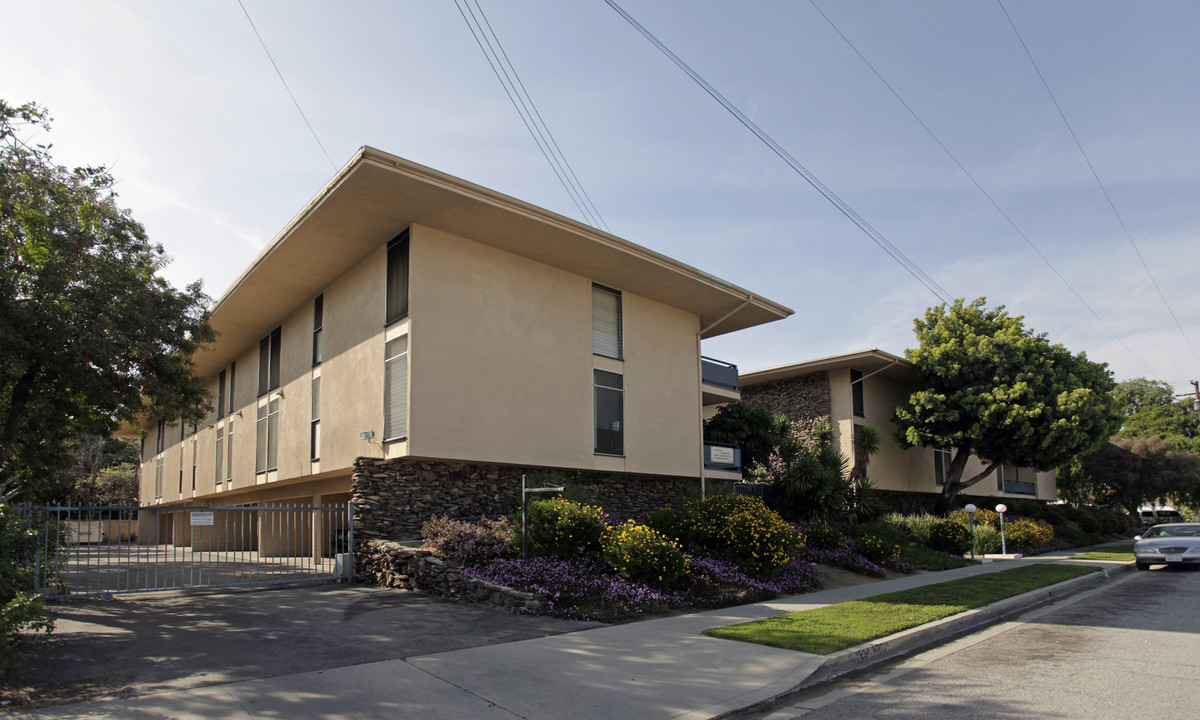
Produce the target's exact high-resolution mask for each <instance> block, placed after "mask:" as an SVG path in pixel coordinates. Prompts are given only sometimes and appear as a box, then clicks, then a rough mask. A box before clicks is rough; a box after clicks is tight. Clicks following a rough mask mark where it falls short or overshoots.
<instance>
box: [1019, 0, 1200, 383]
mask: <svg viewBox="0 0 1200 720" xmlns="http://www.w3.org/2000/svg"><path fill="white" fill-rule="evenodd" d="M996 2H997V4H998V5H1000V10H1001V12H1003V13H1004V17H1005V19H1007V20H1008V25H1009V27H1011V28H1012V31H1013V34H1014V35H1016V36H1017V41H1018V42H1020V43H1021V49H1022V50H1024V51H1025V57H1027V58H1029V63H1030V64H1031V65H1033V70H1034V72H1035V73H1037V76H1038V80H1041V82H1042V87H1044V88H1045V89H1046V94H1047V95H1049V96H1050V101H1051V102H1053V103H1054V108H1055V109H1056V110H1058V116H1059V117H1060V118H1062V121H1063V125H1065V126H1066V127H1067V132H1068V133H1070V134H1071V139H1072V140H1074V141H1075V147H1077V148H1079V154H1080V155H1081V156H1083V161H1084V162H1085V163H1087V166H1088V170H1090V171H1091V173H1092V178H1094V179H1095V180H1096V185H1097V186H1099V188H1100V192H1101V193H1103V195H1104V199H1105V201H1107V202H1108V207H1109V208H1110V209H1111V210H1112V212H1113V215H1114V216H1115V217H1116V218H1117V224H1119V225H1120V226H1121V230H1122V232H1124V233H1125V237H1126V239H1128V240H1129V244H1130V245H1132V246H1133V252H1134V254H1135V255H1137V258H1138V260H1139V261H1141V263H1142V268H1143V269H1145V271H1146V276H1147V277H1149V278H1150V284H1152V285H1153V286H1154V289H1155V290H1157V291H1158V296H1159V297H1160V298H1161V299H1162V302H1163V305H1164V306H1166V308H1167V313H1168V314H1169V315H1170V316H1171V319H1172V320H1174V321H1175V327H1177V328H1179V334H1180V335H1182V336H1183V341H1184V342H1185V343H1187V346H1188V348H1189V349H1190V350H1191V351H1192V357H1194V358H1196V361H1197V362H1200V353H1197V352H1196V347H1195V346H1194V345H1192V341H1191V339H1190V338H1188V335H1187V332H1185V331H1184V329H1183V325H1182V324H1180V322H1179V318H1178V317H1176V315H1175V310H1174V309H1173V308H1172V307H1171V303H1169V302H1167V296H1166V295H1165V294H1163V291H1162V288H1161V287H1160V286H1159V284H1158V280H1156V279H1155V278H1154V273H1152V272H1150V266H1149V265H1148V264H1147V263H1146V258H1144V257H1142V251H1141V250H1140V249H1139V248H1138V246H1137V243H1136V242H1134V240H1133V234H1132V233H1130V232H1129V227H1128V226H1127V225H1126V224H1125V219H1124V218H1123V217H1121V213H1120V212H1119V211H1118V210H1117V205H1116V203H1114V202H1113V199H1112V196H1111V195H1109V193H1108V188H1107V187H1105V186H1104V182H1103V181H1102V180H1100V174H1099V173H1097V172H1096V168H1095V166H1094V165H1092V160H1091V158H1089V157H1088V154H1087V151H1085V150H1084V149H1083V143H1081V142H1080V141H1079V136H1078V135H1076V134H1075V129H1074V128H1073V127H1071V123H1070V121H1069V120H1067V114H1066V113H1065V112H1063V109H1062V106H1061V105H1059V103H1058V98H1056V97H1055V96H1054V91H1053V90H1051V89H1050V83H1048V82H1046V77H1045V76H1044V75H1043V74H1042V70H1041V68H1040V67H1038V64H1037V61H1036V60H1034V59H1033V53H1032V52H1030V50H1029V46H1028V45H1026V44H1025V39H1024V38H1023V37H1021V32H1020V31H1019V30H1017V24H1016V23H1015V22H1013V19H1012V16H1011V15H1009V14H1008V8H1006V7H1004V2H1003V0H996Z"/></svg>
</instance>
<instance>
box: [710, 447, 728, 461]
mask: <svg viewBox="0 0 1200 720" xmlns="http://www.w3.org/2000/svg"><path fill="white" fill-rule="evenodd" d="M708 455H709V458H710V460H711V462H712V463H713V464H714V465H732V464H733V448H727V447H718V446H715V445H714V446H711V447H710V448H709V450H708Z"/></svg>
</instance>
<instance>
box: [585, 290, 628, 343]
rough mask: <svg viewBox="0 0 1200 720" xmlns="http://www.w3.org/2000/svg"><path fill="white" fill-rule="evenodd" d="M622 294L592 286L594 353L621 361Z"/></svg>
mask: <svg viewBox="0 0 1200 720" xmlns="http://www.w3.org/2000/svg"><path fill="white" fill-rule="evenodd" d="M622 350H623V348H622V343H621V293H619V292H617V291H616V290H610V289H608V288H606V287H603V286H601V285H592V352H593V353H594V354H596V355H603V356H604V357H610V358H616V359H617V360H620V359H621V357H622V356H621V352H622Z"/></svg>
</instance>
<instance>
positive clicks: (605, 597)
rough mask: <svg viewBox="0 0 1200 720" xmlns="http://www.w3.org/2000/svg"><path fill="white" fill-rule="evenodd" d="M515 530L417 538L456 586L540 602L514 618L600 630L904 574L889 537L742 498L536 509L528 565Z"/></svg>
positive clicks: (494, 525)
mask: <svg viewBox="0 0 1200 720" xmlns="http://www.w3.org/2000/svg"><path fill="white" fill-rule="evenodd" d="M517 527H518V523H515V522H513V521H511V520H508V519H500V520H481V521H479V522H463V521H457V520H447V519H445V518H435V519H434V520H432V521H430V522H429V523H427V524H426V526H425V528H424V529H423V535H424V537H425V549H427V550H429V551H431V552H433V553H434V554H435V555H437V556H438V557H441V558H443V559H445V560H448V561H451V562H455V563H457V564H460V565H461V568H460V569H459V570H458V572H460V573H461V574H462V575H463V576H464V577H470V578H474V579H478V580H482V581H486V582H489V583H492V584H495V585H499V586H503V587H509V588H514V589H516V590H520V591H522V592H528V593H534V594H537V595H539V596H541V597H544V598H545V602H544V603H542V604H540V605H538V606H536V607H533V608H522V609H521V610H520V611H521V612H534V613H539V614H552V615H556V616H559V617H564V618H570V619H580V620H602V621H607V622H614V621H624V620H630V619H637V618H639V617H644V616H645V615H647V614H666V613H673V612H684V611H688V610H692V609H699V608H712V607H726V606H729V605H737V604H742V603H747V602H757V601H761V600H767V599H771V598H774V597H778V596H780V595H795V594H799V593H804V592H809V591H812V590H815V589H816V588H818V587H819V585H820V572H819V568H818V567H817V563H828V564H834V565H839V566H841V567H844V568H847V569H850V570H852V571H854V572H858V573H863V574H867V575H872V576H875V577H885V576H886V570H885V568H890V569H892V570H895V571H901V572H907V571H910V570H911V566H910V565H909V564H908V563H907V562H906V561H905V560H903V559H902V555H903V554H904V549H903V548H902V547H901V546H900V545H899V544H898V543H897V542H895V540H894V538H891V537H887V536H886V533H875V534H872V533H865V534H860V535H859V536H858V537H852V536H850V535H848V534H847V532H846V531H844V530H843V529H840V528H836V527H830V526H828V525H825V524H823V523H810V524H805V525H792V524H789V523H787V522H785V521H783V519H782V518H780V517H779V515H778V514H776V513H775V512H773V511H772V510H770V509H768V508H767V507H766V506H765V505H763V503H762V501H760V500H758V499H756V498H750V497H745V496H739V495H716V496H712V497H709V498H708V499H705V500H694V501H690V502H688V503H686V504H684V505H683V506H681V507H678V508H670V509H663V510H659V511H656V512H654V513H652V514H651V515H650V516H649V517H648V518H646V520H645V521H644V522H640V523H639V522H636V521H632V520H626V521H624V522H613V521H612V520H611V519H610V518H608V517H607V516H605V514H604V512H603V511H602V510H601V509H600V508H598V507H594V506H589V505H585V504H582V503H577V502H573V501H571V500H568V499H566V498H562V497H557V498H551V499H548V500H542V501H537V502H534V503H531V504H530V512H529V516H528V518H527V528H528V530H527V531H528V535H529V537H528V540H529V547H530V549H531V554H532V555H535V556H536V557H531V558H530V559H529V560H528V561H522V560H520V559H518V553H517V551H516V548H517V547H519V545H520V537H519V535H520V533H519V530H517Z"/></svg>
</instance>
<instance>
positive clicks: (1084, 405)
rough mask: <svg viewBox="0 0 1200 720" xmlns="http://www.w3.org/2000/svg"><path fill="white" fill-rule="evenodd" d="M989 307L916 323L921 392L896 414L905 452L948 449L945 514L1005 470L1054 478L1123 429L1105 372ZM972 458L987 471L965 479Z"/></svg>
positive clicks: (961, 305) (952, 309)
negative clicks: (962, 495) (965, 493)
mask: <svg viewBox="0 0 1200 720" xmlns="http://www.w3.org/2000/svg"><path fill="white" fill-rule="evenodd" d="M986 302H987V301H986V299H984V298H979V299H978V300H975V301H974V302H972V303H969V304H968V303H966V302H965V301H964V300H961V299H960V300H956V301H955V302H954V304H953V305H950V306H947V305H944V304H943V305H939V306H937V307H933V308H930V309H929V310H927V311H926V312H925V316H924V318H917V319H916V321H915V323H914V324H915V332H916V336H917V341H918V343H919V345H918V347H917V348H916V349H914V350H908V351H906V352H905V355H906V357H907V358H908V359H909V360H910V361H911V362H912V363H913V364H914V365H915V366H916V369H917V371H918V373H919V374H920V377H921V384H922V388H923V389H921V390H918V391H917V392H914V393H913V394H912V395H911V396H910V397H909V398H908V400H907V402H905V403H904V404H902V405H901V406H900V407H898V408H897V409H896V416H895V419H894V420H895V422H896V425H897V426H898V431H897V434H896V440H897V442H899V443H900V444H901V445H902V446H904V447H911V446H922V447H935V448H951V449H953V456H952V460H951V465H950V470H949V472H948V473H947V477H946V482H945V484H944V485H943V488H942V495H941V497H940V498H939V501H938V510H939V511H941V512H945V511H946V510H948V509H949V506H950V502H951V501H952V500H953V498H954V497H955V496H956V495H957V494H958V493H959V492H961V491H962V490H964V489H966V488H968V487H971V486H972V485H974V484H975V483H977V482H979V481H980V480H982V479H983V478H985V477H987V476H988V475H990V474H991V473H992V472H994V471H995V469H996V467H997V466H998V465H999V464H1001V463H1011V464H1013V465H1017V466H1019V467H1034V468H1038V469H1039V470H1050V469H1053V468H1055V467H1057V466H1058V465H1061V464H1063V463H1064V462H1065V461H1067V460H1068V459H1070V458H1072V457H1075V456H1076V455H1078V454H1080V453H1083V452H1087V451H1089V450H1092V449H1094V448H1095V447H1097V446H1098V445H1099V444H1100V443H1103V442H1104V441H1105V440H1107V439H1108V437H1109V435H1110V434H1112V432H1113V431H1114V430H1115V429H1116V428H1117V427H1118V426H1119V418H1120V413H1119V410H1118V407H1117V403H1116V400H1115V399H1114V397H1113V389H1114V387H1115V384H1114V382H1113V379H1112V374H1111V373H1110V372H1109V370H1108V367H1107V366H1106V365H1104V364H1103V363H1094V362H1092V361H1090V360H1088V359H1087V357H1086V356H1085V355H1084V354H1082V353H1080V354H1078V355H1076V354H1073V353H1071V352H1070V351H1069V350H1067V349H1066V348H1064V347H1063V346H1062V345H1058V344H1052V343H1050V341H1049V340H1047V339H1046V336H1045V335H1042V334H1036V333H1034V332H1033V331H1032V330H1029V329H1027V328H1026V327H1025V325H1024V322H1023V321H1024V318H1022V317H1020V316H1016V317H1013V316H1010V315H1009V314H1008V313H1007V312H1006V311H1005V309H1004V307H1003V306H998V307H996V308H988V307H986ZM971 455H975V456H977V457H978V458H979V459H981V460H982V461H983V462H984V463H985V467H984V469H983V471H982V472H980V473H977V474H976V475H974V476H973V477H966V478H965V477H964V470H965V469H966V467H967V461H968V459H969V458H970V456H971Z"/></svg>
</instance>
